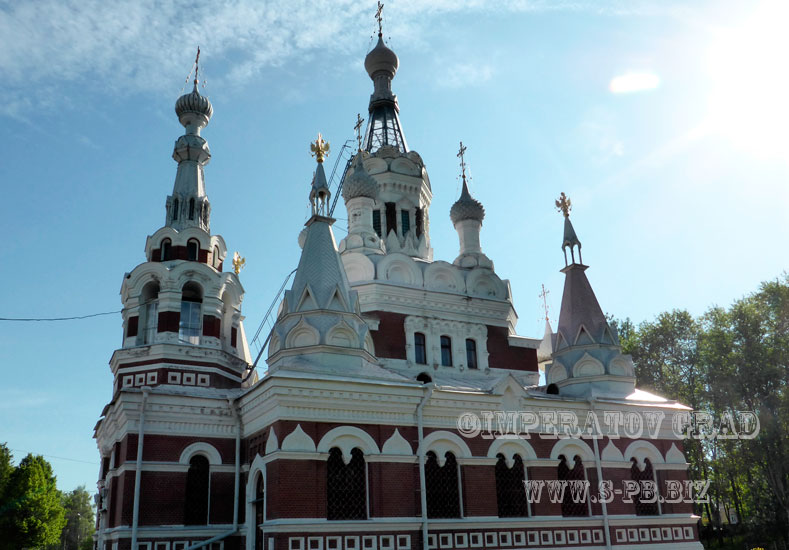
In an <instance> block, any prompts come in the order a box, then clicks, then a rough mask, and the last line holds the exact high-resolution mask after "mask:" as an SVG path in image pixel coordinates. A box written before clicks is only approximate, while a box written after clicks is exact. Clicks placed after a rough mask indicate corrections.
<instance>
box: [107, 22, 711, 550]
mask: <svg viewBox="0 0 789 550" xmlns="http://www.w3.org/2000/svg"><path fill="white" fill-rule="evenodd" d="M379 30H380V27H379ZM364 66H365V69H366V71H367V73H368V75H369V77H370V79H371V80H372V84H373V88H372V95H371V96H370V101H369V107H368V117H367V127H366V130H365V131H364V132H362V131H361V124H360V125H359V137H358V146H357V147H356V149H357V150H356V152H355V154H354V155H353V157H352V159H351V160H350V161H349V162H348V163H347V166H346V167H345V172H344V175H343V177H342V180H341V184H340V185H339V187H338V188H335V189H334V195H335V197H332V194H333V193H332V190H331V189H330V186H329V184H328V182H327V178H326V173H325V169H324V165H323V162H324V160H325V156H326V153H327V151H328V144H327V143H326V142H325V141H323V139H322V138H321V137H320V136H319V137H318V139H317V140H316V141H315V143H313V144H312V146H311V148H312V151H313V154H314V156H315V160H316V165H315V170H314V174H313V175H312V179H311V184H310V183H309V182H310V175H309V174H304V181H305V186H304V193H305V196H306V195H308V196H309V200H310V204H311V209H312V211H311V217H310V218H309V220H308V221H307V223H306V224H305V227H304V229H303V231H302V232H301V234H299V235H293V243H294V247H295V246H296V242H298V245H299V246H300V247H301V257H300V260H299V263H298V267H297V269H296V271H295V274H294V277H293V279H292V283H291V284H290V287H289V288H288V289H287V290H286V291H285V293H284V296H283V298H282V300H281V303H280V304H279V309H278V313H277V316H276V322H275V323H274V326H273V328H272V330H271V333H270V334H269V335H268V338H267V346H266V352H267V356H266V357H265V358H264V359H265V363H266V365H265V366H264V365H263V364H262V363H263V362H262V361H261V362H260V364H258V362H257V360H256V359H255V358H254V357H253V356H252V355H251V354H250V351H249V344H248V340H247V336H246V333H245V330H244V325H243V322H242V321H243V316H242V300H243V297H244V288H243V286H242V284H241V281H240V279H239V276H238V272H239V268H240V263H241V262H240V259H239V258H236V260H235V261H232V262H231V258H228V248H227V245H226V244H225V241H224V239H223V238H222V237H221V236H220V235H218V234H214V233H212V232H211V225H210V222H211V204H210V202H209V199H208V194H207V185H206V180H205V168H206V165H207V164H208V162H209V160H210V158H211V153H210V150H209V147H208V143H207V142H206V139H205V138H204V137H203V135H202V134H203V132H204V131H205V129H206V127H207V125H208V123H209V121H210V120H211V117H212V115H213V107H212V105H211V102H210V101H209V100H208V98H206V97H204V96H203V95H201V94H200V93H199V91H198V86H197V82H198V81H197V77H196V76H195V81H194V84H195V85H194V89H193V91H191V92H190V93H187V94H186V95H183V96H182V97H180V98H179V99H178V100H177V102H176V104H175V113H176V115H177V117H178V121H179V122H180V123H181V125H182V126H183V127H184V134H183V135H182V136H181V137H179V138H178V139H177V140H176V142H175V147H174V151H173V158H174V160H175V161H176V162H177V165H178V166H177V171H176V175H175V183H174V186H173V190H172V193H171V194H170V195H169V196H168V197H167V199H166V217H165V223H164V225H163V226H162V227H161V228H159V229H158V230H156V231H155V232H153V233H152V234H151V235H150V236H148V237H147V240H146V242H145V258H144V261H143V262H142V263H140V264H139V265H137V266H136V267H134V269H132V270H131V271H130V272H129V273H126V274H125V275H124V276H123V281H122V285H121V300H122V302H123V342H122V346H121V347H120V348H119V349H117V350H115V351H114V353H113V354H112V357H111V359H110V368H111V370H112V374H113V392H112V399H111V401H110V402H109V403H108V404H107V405H106V406H105V407H104V410H103V411H102V412H101V415H100V419H99V421H98V423H97V424H96V427H95V431H94V437H95V439H96V443H97V446H98V449H99V453H100V455H101V469H100V473H99V480H98V494H97V499H96V500H97V508H98V514H97V516H98V517H97V527H98V528H97V531H96V535H95V548H96V549H97V550H130V549H134V550H138V549H139V550H187V549H197V548H205V549H207V550H242V549H244V550H474V549H478V550H522V549H531V548H534V549H549V548H551V549H553V548H589V549H603V548H607V549H611V548H621V549H626V548H665V549H675V550H676V549H679V550H691V549H700V548H702V546H701V544H700V543H699V539H698V532H697V522H698V520H699V518H698V516H696V515H694V514H693V506H692V503H691V502H690V501H689V500H688V499H678V498H672V497H674V496H675V495H674V494H673V493H672V490H671V488H672V487H680V486H681V487H687V484H686V483H683V482H686V481H687V463H686V460H685V457H684V455H683V441H682V434H677V433H676V431H675V430H674V429H672V427H673V426H675V425H676V424H677V422H676V419H677V418H678V415H682V414H685V415H687V413H688V411H689V409H688V408H687V407H685V406H683V405H681V404H679V403H676V402H673V401H670V400H667V399H664V398H662V397H659V396H655V395H652V394H649V393H647V392H644V391H641V390H638V389H636V388H635V370H634V369H635V368H638V367H637V366H634V365H633V361H632V359H631V358H630V356H628V355H623V354H622V352H621V349H620V346H619V340H618V336H617V334H616V332H615V330H614V329H613V327H611V326H610V325H609V323H608V322H607V320H606V317H605V315H604V314H603V310H602V309H601V307H600V305H599V303H598V301H597V298H596V297H595V294H594V291H593V290H592V287H591V285H590V283H589V280H588V279H587V276H586V273H585V271H586V269H587V266H586V265H584V264H583V261H582V257H581V241H580V239H579V237H578V235H577V233H576V231H575V229H574V227H573V225H572V223H571V221H570V211H571V204H570V201H569V199H568V198H567V197H565V196H564V194H563V193H562V195H561V197H560V199H559V200H558V201H557V205H556V206H557V207H558V209H559V210H560V211H561V212H562V213H563V224H564V226H563V229H562V231H563V242H562V246H561V248H562V250H563V252H564V264H563V265H562V264H561V259H562V256H561V255H560V253H559V251H558V246H557V255H556V262H555V265H556V268H557V269H559V268H561V270H562V272H563V273H564V275H565V286H564V291H563V296H562V301H561V312H560V316H559V321H558V326H557V328H556V330H555V331H553V330H552V329H551V327H550V325H549V324H548V322H547V320H546V332H545V335H544V337H542V338H531V337H526V336H521V335H518V334H517V332H516V328H517V315H516V313H515V309H514V307H513V299H512V289H511V288H510V285H509V282H508V281H507V280H506V279H503V278H502V277H501V276H500V275H499V274H497V273H496V271H495V268H494V262H493V259H491V258H489V257H488V256H487V255H486V254H485V253H484V251H483V250H484V249H483V246H482V243H483V241H484V239H483V237H484V232H483V220H484V218H485V215H486V212H485V209H484V208H483V205H482V204H481V203H480V202H479V201H477V200H476V199H475V198H474V197H473V196H472V195H471V194H470V192H469V189H468V185H467V182H466V175H465V169H464V170H463V172H462V192H461V193H460V196H459V197H458V198H457V201H456V202H455V203H454V205H453V206H452V208H451V210H450V211H449V212H437V213H436V212H431V211H430V203H431V200H432V197H433V192H434V191H433V189H432V187H431V185H430V179H429V177H428V173H427V170H426V165H425V162H424V161H423V159H422V157H421V156H420V155H419V153H418V152H417V151H416V150H414V149H411V147H410V146H409V144H408V143H407V142H406V136H405V133H404V131H403V126H402V124H401V113H400V105H399V103H398V100H397V97H396V95H395V94H394V93H393V90H392V81H393V79H394V77H395V74H396V72H397V71H398V68H399V60H398V57H397V55H396V54H395V53H394V52H393V51H392V50H391V49H389V48H388V47H387V45H386V44H385V43H384V40H383V38H382V34H381V33H380V32H379V34H378V40H377V44H376V45H375V46H374V47H373V48H372V50H371V51H370V52H369V53H368V54H367V57H366V58H365V62H364ZM414 145H417V146H418V144H414ZM463 151H464V149H463V147H462V144H461V151H460V157H461V164H462V166H464V165H463ZM336 187H337V186H336ZM436 192H442V191H441V190H438V189H437V190H436ZM338 193H339V194H340V195H341V197H342V199H343V201H344V203H345V208H346V210H347V219H348V227H347V236H345V238H343V239H342V240H340V241H339V243H338V242H337V241H336V239H335V236H334V233H333V229H332V225H333V223H334V219H333V218H332V217H331V213H332V209H331V208H330V205H331V204H332V199H333V198H335V199H336V195H337V194H338ZM551 207H552V205H546V208H551ZM431 216H433V218H432V221H433V222H435V223H441V224H443V223H452V224H453V226H454V228H455V229H456V231H457V234H458V241H459V247H458V248H459V252H458V254H457V257H456V258H454V259H453V260H452V261H444V260H437V259H435V256H434V248H433V245H434V244H436V245H438V244H440V245H441V248H442V249H447V248H448V249H454V248H455V245H454V244H450V243H433V242H431V239H430V227H431ZM447 217H448V218H449V219H447ZM558 219H559V216H558V215H557V220H558ZM261 223H265V222H261ZM559 233H560V230H559V228H558V224H557V230H556V236H557V243H558V241H559V239H558V237H559ZM590 246H593V247H594V246H603V244H602V243H601V244H599V245H595V244H593V243H591V244H590ZM568 252H569V255H568ZM441 254H442V256H444V257H448V256H445V254H450V252H449V251H448V250H443V251H442V253H441ZM545 261H546V262H547V263H548V265H551V264H552V263H553V259H551V258H546V259H545ZM231 263H232V267H230V266H231ZM233 268H234V269H233ZM256 313H259V312H256ZM540 370H544V372H545V380H544V384H541V381H540ZM590 417H593V418H598V417H599V418H600V419H601V420H600V424H607V428H611V426H610V424H608V422H607V421H608V420H610V419H611V418H620V419H621V418H625V417H627V418H630V417H634V418H636V419H641V418H653V419H654V418H658V419H662V422H658V423H657V424H656V425H654V426H652V425H650V426H652V427H653V428H654V430H647V429H646V428H645V427H644V426H642V427H644V429H642V430H641V431H628V430H627V429H625V430H624V431H623V433H613V432H612V431H611V430H610V429H608V430H606V429H603V428H601V430H599V431H596V430H591V429H590V430H586V429H585V426H586V423H585V420H586V419H588V418H590ZM568 418H569V419H572V418H576V419H579V423H578V424H577V425H574V424H573V423H572V422H571V421H569V422H566V421H567V420H568ZM491 419H495V421H492V420H491ZM508 419H512V420H513V422H510V421H509V420H508ZM602 419H605V420H606V422H603V420H602ZM516 420H517V421H518V422H520V423H521V425H520V426H515V424H516V422H515V421H516ZM614 424H617V423H616V422H615V423H614ZM631 424H633V423H630V424H628V423H627V422H625V423H623V425H621V426H618V425H617V426H614V427H616V428H627V426H630V427H631V428H632V425H631ZM557 426H560V427H561V428H562V429H560V430H557ZM568 426H575V428H578V429H577V430H575V431H574V432H573V433H572V434H570V431H567V430H565V429H564V428H567V427H568ZM519 428H522V429H519ZM582 428H583V429H582ZM619 431H622V430H619ZM645 481H646V482H650V483H652V484H653V485H652V486H653V487H655V488H656V489H657V494H653V495H651V497H650V495H649V494H648V491H646V490H644V491H640V492H639V490H638V489H639V488H643V487H646V486H648V483H647V484H646V485H645V483H644V482H645ZM556 482H562V483H564V484H565V485H555V483H556ZM576 482H588V486H589V487H591V489H590V490H589V491H588V492H586V493H581V494H576V493H575V491H571V490H570V489H569V488H567V489H566V490H564V491H562V492H561V493H560V494H554V493H553V491H552V490H551V488H556V487H567V484H573V483H576ZM604 483H608V484H609V486H610V487H611V488H612V489H613V490H612V493H611V494H610V495H607V497H606V498H602V495H598V490H597V489H598V487H599V486H602V485H603V484H604ZM540 484H543V485H544V486H545V487H544V490H543V491H542V492H541V493H540V494H539V495H537V494H536V492H535V491H532V490H531V489H529V490H527V487H531V488H535V487H537V488H539V487H542V485H540ZM572 486H573V487H575V485H572ZM622 487H625V490H624V491H623V490H622ZM633 487H636V490H635V491H633V490H632V489H633ZM628 488H629V489H631V490H630V491H628Z"/></svg>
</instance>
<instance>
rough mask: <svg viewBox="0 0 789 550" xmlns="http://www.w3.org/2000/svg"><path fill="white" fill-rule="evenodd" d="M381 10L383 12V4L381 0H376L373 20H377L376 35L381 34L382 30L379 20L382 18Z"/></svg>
mask: <svg viewBox="0 0 789 550" xmlns="http://www.w3.org/2000/svg"><path fill="white" fill-rule="evenodd" d="M383 12H384V5H383V3H382V2H381V0H378V10H377V11H376V12H375V20H376V21H378V36H381V35H382V34H383V31H382V30H381V21H382V20H383V18H384V14H383Z"/></svg>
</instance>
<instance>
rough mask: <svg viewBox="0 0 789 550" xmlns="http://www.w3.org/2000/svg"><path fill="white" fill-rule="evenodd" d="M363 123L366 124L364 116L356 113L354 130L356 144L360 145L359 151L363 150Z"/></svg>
mask: <svg viewBox="0 0 789 550" xmlns="http://www.w3.org/2000/svg"><path fill="white" fill-rule="evenodd" d="M362 122H364V119H363V118H362V115H361V114H359V113H356V126H354V127H353V129H354V130H355V131H356V143H357V144H358V145H359V151H361V150H362Z"/></svg>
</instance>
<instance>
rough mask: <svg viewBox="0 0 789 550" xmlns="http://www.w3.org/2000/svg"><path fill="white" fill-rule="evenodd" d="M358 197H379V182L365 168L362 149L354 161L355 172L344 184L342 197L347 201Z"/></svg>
mask: <svg viewBox="0 0 789 550" xmlns="http://www.w3.org/2000/svg"><path fill="white" fill-rule="evenodd" d="M357 197H367V198H370V199H377V198H378V182H377V181H375V178H373V177H372V176H371V175H370V174H368V173H367V170H365V169H364V162H362V153H361V151H360V152H359V153H357V154H356V158H355V159H354V161H353V173H352V174H351V175H350V176H348V177H347V178H346V179H345V181H344V182H343V184H342V198H343V199H345V200H346V201H349V200H351V199H355V198H357Z"/></svg>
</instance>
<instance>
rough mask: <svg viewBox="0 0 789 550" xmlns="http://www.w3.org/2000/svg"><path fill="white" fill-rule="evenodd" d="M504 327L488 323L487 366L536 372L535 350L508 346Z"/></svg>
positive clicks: (506, 331)
mask: <svg viewBox="0 0 789 550" xmlns="http://www.w3.org/2000/svg"><path fill="white" fill-rule="evenodd" d="M508 336H509V331H508V330H507V329H506V328H505V327H494V326H492V325H488V353H489V355H488V366H490V368H492V369H513V370H523V371H531V372H537V370H538V369H537V350H535V349H530V348H516V347H513V346H510V344H509V341H508V340H507V337H508Z"/></svg>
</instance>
